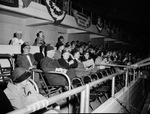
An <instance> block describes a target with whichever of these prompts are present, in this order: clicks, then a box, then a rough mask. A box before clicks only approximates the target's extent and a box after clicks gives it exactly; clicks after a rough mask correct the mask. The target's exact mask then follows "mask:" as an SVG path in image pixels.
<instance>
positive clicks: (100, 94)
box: [82, 76, 108, 103]
mask: <svg viewBox="0 0 150 114" xmlns="http://www.w3.org/2000/svg"><path fill="white" fill-rule="evenodd" d="M82 80H83V83H84V84H88V83H91V82H92V79H91V77H90V76H84V77H82ZM90 89H91V91H90V92H91V93H94V94H96V95H98V99H99V101H100V103H103V102H104V101H102V99H101V97H103V96H104V97H105V98H106V99H108V96H107V94H106V92H107V91H108V90H107V88H104V87H102V86H101V85H100V86H97V85H96V86H93V87H92V88H90ZM106 99H105V100H106Z"/></svg>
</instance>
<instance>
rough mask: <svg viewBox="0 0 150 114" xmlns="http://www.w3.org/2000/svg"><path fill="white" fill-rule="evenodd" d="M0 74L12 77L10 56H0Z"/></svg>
mask: <svg viewBox="0 0 150 114" xmlns="http://www.w3.org/2000/svg"><path fill="white" fill-rule="evenodd" d="M0 65H1V73H2V74H6V75H9V76H10V75H12V72H13V66H14V65H13V59H12V57H11V55H10V54H0Z"/></svg>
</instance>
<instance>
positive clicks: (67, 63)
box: [58, 50, 78, 69]
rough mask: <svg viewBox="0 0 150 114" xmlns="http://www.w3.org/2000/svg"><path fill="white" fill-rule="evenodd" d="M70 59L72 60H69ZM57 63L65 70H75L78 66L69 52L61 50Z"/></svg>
mask: <svg viewBox="0 0 150 114" xmlns="http://www.w3.org/2000/svg"><path fill="white" fill-rule="evenodd" d="M70 57H71V58H72V59H69V58H70ZM58 62H59V64H60V65H61V66H62V67H63V68H65V69H72V68H76V67H77V66H78V63H77V61H76V60H75V59H74V57H72V55H71V54H70V52H68V51H66V50H63V52H62V57H61V58H60V59H58Z"/></svg>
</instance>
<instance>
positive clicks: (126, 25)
mask: <svg viewBox="0 0 150 114" xmlns="http://www.w3.org/2000/svg"><path fill="white" fill-rule="evenodd" d="M71 1H73V2H75V3H76V4H77V5H79V6H82V8H85V9H87V10H88V11H91V12H94V13H95V14H98V15H99V16H102V17H103V18H105V19H107V20H109V21H110V22H111V23H113V24H115V25H117V26H119V27H121V28H122V29H124V30H125V31H127V32H128V33H130V34H131V35H133V36H134V37H133V38H132V39H130V42H131V43H136V44H139V45H142V44H149V43H150V35H149V31H150V27H149V26H150V12H149V11H150V10H149V8H150V2H148V1H149V0H139V1H138V0H71Z"/></svg>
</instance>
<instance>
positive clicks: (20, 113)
mask: <svg viewBox="0 0 150 114" xmlns="http://www.w3.org/2000/svg"><path fill="white" fill-rule="evenodd" d="M149 60H150V58H149V59H145V60H142V61H141V62H138V63H136V64H133V65H130V66H127V68H126V69H125V70H120V71H119V72H117V73H114V74H112V75H109V76H107V77H104V78H102V79H99V80H96V81H93V82H91V83H89V84H86V85H84V86H81V87H78V88H75V89H72V90H70V91H67V92H64V93H61V94H59V95H55V96H53V97H51V98H48V99H47V100H42V101H39V102H37V103H34V104H31V105H29V106H27V107H25V108H22V109H18V110H15V111H12V112H10V113H9V114H26V113H32V112H35V111H37V110H39V109H42V108H44V107H47V106H48V105H51V104H53V103H55V102H57V101H59V100H62V99H64V98H67V97H70V96H72V95H74V94H77V93H81V100H80V113H89V92H90V88H91V87H92V86H94V85H96V84H99V83H102V82H104V81H106V80H109V79H112V90H111V97H114V94H115V77H116V76H118V75H121V74H123V73H126V75H125V87H128V85H129V83H130V82H129V81H128V70H129V69H132V68H134V70H135V69H136V68H138V67H141V66H143V65H145V64H146V63H145V62H146V61H149ZM139 63H140V64H139ZM142 63H144V64H142ZM138 65H139V66H138ZM146 65H149V64H146ZM114 66H116V67H119V66H120V65H114ZM133 77H134V78H133V81H135V80H136V79H138V78H139V77H138V75H137V76H136V75H135V72H134V73H133ZM131 108H132V106H131ZM132 109H133V110H135V109H136V108H135V107H133V108H132ZM135 111H136V110H135Z"/></svg>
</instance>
